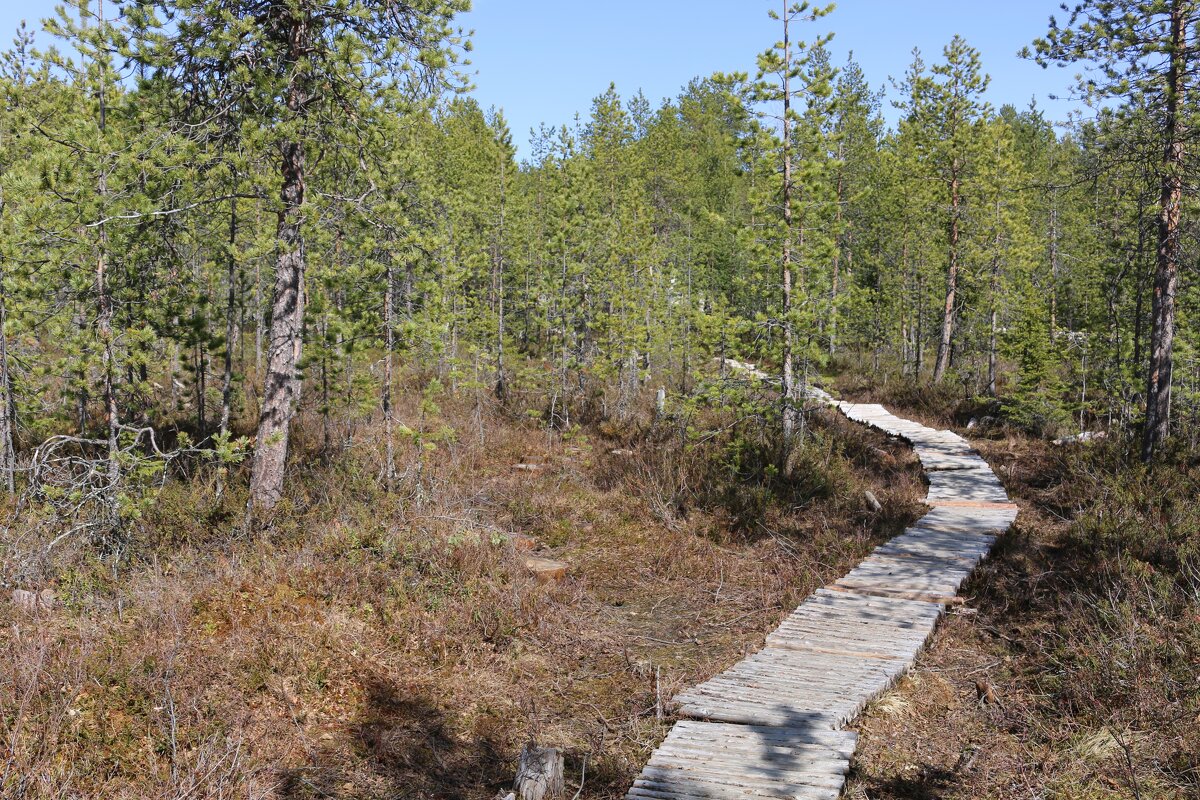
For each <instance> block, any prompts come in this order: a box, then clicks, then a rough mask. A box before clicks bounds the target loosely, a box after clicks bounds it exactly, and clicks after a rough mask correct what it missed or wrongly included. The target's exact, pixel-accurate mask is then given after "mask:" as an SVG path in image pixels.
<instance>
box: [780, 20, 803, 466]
mask: <svg viewBox="0 0 1200 800" xmlns="http://www.w3.org/2000/svg"><path fill="white" fill-rule="evenodd" d="M791 62H792V43H791V39H790V31H789V29H788V10H787V3H786V2H785V3H784V4H783V63H784V70H783V229H784V232H783V386H782V387H781V388H782V390H783V397H782V398H781V399H782V403H783V453H782V456H781V457H782V460H783V470H782V471H783V473H784V475H785V476H786V475H788V474H789V473H790V471H791V463H792V448H793V447H794V445H795V438H796V432H797V430H798V429H799V419H798V418H799V415H800V411H799V409H798V408H797V407H796V374H795V369H796V367H795V363H794V362H795V355H794V353H793V349H794V341H793V339H794V335H795V333H794V331H793V330H792V121H791V119H790V115H791V110H792V94H791V88H792V87H791V79H790V75H789V72H790V67H791Z"/></svg>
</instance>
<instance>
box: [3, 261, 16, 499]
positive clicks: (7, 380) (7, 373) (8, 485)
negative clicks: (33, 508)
mask: <svg viewBox="0 0 1200 800" xmlns="http://www.w3.org/2000/svg"><path fill="white" fill-rule="evenodd" d="M7 322H8V292H7V291H6V289H5V286H4V272H3V270H0V471H2V472H3V473H4V488H5V491H7V492H8V493H9V494H10V495H14V494H16V491H17V485H16V471H17V450H16V442H15V436H14V435H13V430H14V428H15V427H16V425H15V420H14V416H15V415H14V414H13V409H14V408H16V403H15V402H14V398H13V386H12V371H11V370H10V369H9V355H8V333H7V332H6V331H5V327H6V325H7Z"/></svg>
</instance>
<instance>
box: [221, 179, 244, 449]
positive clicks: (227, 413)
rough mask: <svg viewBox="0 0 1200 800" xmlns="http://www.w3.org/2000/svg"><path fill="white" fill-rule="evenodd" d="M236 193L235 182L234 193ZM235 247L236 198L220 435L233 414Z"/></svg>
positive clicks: (228, 271)
mask: <svg viewBox="0 0 1200 800" xmlns="http://www.w3.org/2000/svg"><path fill="white" fill-rule="evenodd" d="M236 191H237V185H236V181H235V185H234V193H236ZM236 246H237V198H236V197H233V198H231V199H230V201H229V255H228V258H227V261H226V274H225V279H226V281H227V283H228V285H227V287H226V295H225V363H224V365H223V366H224V374H223V375H222V376H221V428H220V432H221V434H222V435H224V434H226V433H229V419H230V417H231V416H232V413H233V348H234V340H235V338H236V337H237V335H238V333H239V331H238V318H237V316H236V308H237V289H238V274H237V258H236V256H235V255H234V248H235V247H236Z"/></svg>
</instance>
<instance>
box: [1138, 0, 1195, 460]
mask: <svg viewBox="0 0 1200 800" xmlns="http://www.w3.org/2000/svg"><path fill="white" fill-rule="evenodd" d="M1183 5H1184V4H1183V2H1182V0H1173V2H1172V3H1171V53H1172V56H1171V64H1170V66H1169V67H1168V70H1167V98H1166V101H1167V102H1166V121H1165V126H1166V127H1165V131H1164V138H1165V139H1166V146H1165V148H1164V151H1163V173H1162V194H1161V197H1160V200H1159V217H1158V252H1157V265H1156V268H1155V272H1154V293H1153V294H1152V295H1151V305H1150V308H1151V312H1150V318H1151V327H1150V369H1149V374H1148V377H1147V381H1146V428H1145V431H1144V434H1143V438H1142V460H1143V461H1145V462H1146V463H1150V462H1152V461H1153V460H1154V456H1155V453H1156V452H1157V451H1158V449H1159V448H1160V447H1161V446H1162V443H1163V442H1164V441H1165V440H1166V438H1167V434H1168V433H1169V431H1170V417H1171V368H1172V362H1171V349H1172V346H1173V344H1174V339H1175V291H1176V284H1177V283H1178V274H1179V251H1180V241H1179V237H1180V230H1179V223H1180V216H1181V210H1182V209H1181V207H1182V203H1183V159H1184V148H1183V140H1184V136H1185V135H1186V131H1185V130H1184V124H1183V122H1182V121H1181V120H1180V119H1179V109H1180V105H1181V103H1182V102H1183V99H1184V81H1185V75H1186V71H1185V64H1184V60H1185V55H1184V48H1185V47H1186V45H1187V41H1186V40H1187V36H1188V33H1189V31H1188V29H1187V28H1188V26H1187V25H1186V24H1185V21H1184V10H1183Z"/></svg>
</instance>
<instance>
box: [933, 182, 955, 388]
mask: <svg viewBox="0 0 1200 800" xmlns="http://www.w3.org/2000/svg"><path fill="white" fill-rule="evenodd" d="M960 189H961V185H960V183H959V175H958V164H957V162H956V163H955V164H954V165H953V166H951V168H950V254H949V264H948V265H947V267H946V303H945V305H944V307H943V309H942V335H941V338H940V339H938V352H937V363H936V364H935V365H934V368H933V382H934V383H941V382H942V379H943V378H944V377H946V370H947V369H948V368H949V366H950V345H951V343H952V342H953V341H954V306H955V303H956V302H957V298H958V240H959V221H960V215H961V214H962V197H961V195H960V192H959V190H960Z"/></svg>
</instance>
